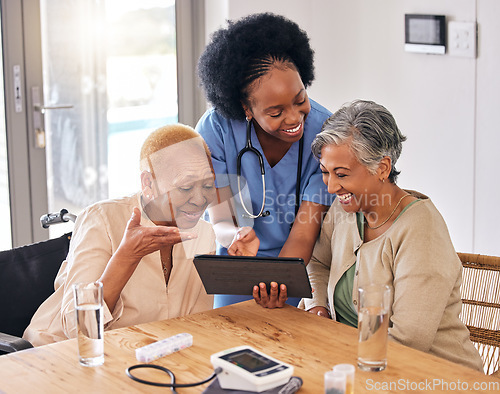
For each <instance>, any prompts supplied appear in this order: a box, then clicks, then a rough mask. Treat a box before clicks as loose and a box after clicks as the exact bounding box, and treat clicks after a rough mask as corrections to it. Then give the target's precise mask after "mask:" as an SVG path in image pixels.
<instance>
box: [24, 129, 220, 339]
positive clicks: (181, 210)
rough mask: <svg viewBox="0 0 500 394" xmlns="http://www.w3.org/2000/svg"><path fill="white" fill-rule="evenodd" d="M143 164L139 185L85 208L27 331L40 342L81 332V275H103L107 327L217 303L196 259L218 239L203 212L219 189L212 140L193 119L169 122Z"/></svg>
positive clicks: (150, 141) (150, 143)
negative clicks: (76, 288) (77, 295)
mask: <svg viewBox="0 0 500 394" xmlns="http://www.w3.org/2000/svg"><path fill="white" fill-rule="evenodd" d="M141 171H142V172H141V174H140V177H141V191H140V192H138V193H136V194H134V195H131V196H126V197H122V198H117V199H112V200H107V201H101V202H98V203H96V204H94V205H91V206H90V207H87V208H86V209H85V210H84V211H83V212H82V213H80V214H79V215H78V219H77V221H76V224H75V229H74V231H73V237H72V240H71V244H70V250H69V253H68V256H67V259H66V261H65V262H64V263H63V264H62V266H61V269H60V271H59V273H58V275H57V278H56V280H55V292H54V294H52V296H51V297H49V298H48V299H47V300H46V301H45V302H44V303H43V304H42V305H41V306H40V308H39V309H38V311H37V312H36V313H35V315H34V317H33V318H32V321H31V323H30V325H29V327H28V328H27V329H26V331H25V333H24V338H25V339H27V340H29V341H30V342H31V343H32V344H33V345H35V346H38V345H43V344H46V343H51V342H56V341H60V340H63V339H66V338H72V337H75V336H76V321H75V310H74V304H73V293H72V284H73V283H76V282H93V281H96V280H100V281H102V283H103V298H104V329H105V330H110V329H113V328H119V327H126V326H130V325H135V324H140V323H145V322H149V321H155V320H163V319H169V318H173V317H178V316H184V315H188V314H191V313H196V312H201V311H205V310H208V309H212V307H213V296H212V295H208V294H207V293H206V292H205V289H204V286H203V283H202V282H201V280H200V277H199V276H198V273H197V271H196V268H195V267H194V264H193V257H194V255H195V254H204V253H215V247H216V246H215V234H214V232H213V230H212V226H211V225H210V224H209V223H207V222H205V221H203V220H201V216H202V215H203V213H204V211H205V209H206V208H207V206H208V204H210V203H211V202H212V200H213V199H214V197H215V184H214V174H213V170H212V165H211V161H210V151H209V150H208V147H207V145H206V144H205V142H204V141H203V139H202V138H201V137H200V135H199V134H198V133H196V132H195V131H194V130H193V129H192V128H191V127H189V126H185V125H182V124H174V125H168V126H165V127H162V128H160V129H158V130H156V131H154V132H153V133H151V134H150V135H149V137H148V138H147V139H146V141H145V142H144V144H143V147H142V150H141Z"/></svg>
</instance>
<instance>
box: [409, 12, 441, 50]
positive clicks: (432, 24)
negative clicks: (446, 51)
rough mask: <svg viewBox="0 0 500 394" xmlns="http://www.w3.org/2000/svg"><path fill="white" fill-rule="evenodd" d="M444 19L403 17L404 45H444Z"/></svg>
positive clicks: (428, 16)
mask: <svg viewBox="0 0 500 394" xmlns="http://www.w3.org/2000/svg"><path fill="white" fill-rule="evenodd" d="M445 41H446V18H445V16H444V15H421V14H406V15H405V43H406V44H421V45H445Z"/></svg>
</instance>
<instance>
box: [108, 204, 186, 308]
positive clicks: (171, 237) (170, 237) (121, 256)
mask: <svg viewBox="0 0 500 394" xmlns="http://www.w3.org/2000/svg"><path fill="white" fill-rule="evenodd" d="M140 223H141V211H140V210H139V208H134V211H133V213H132V217H131V218H130V220H129V221H128V223H127V228H126V230H125V234H124V235H123V239H122V241H121V243H120V245H119V246H118V249H117V250H116V252H115V253H114V254H113V255H112V256H111V259H110V260H109V262H108V263H107V264H106V268H105V269H104V272H103V274H102V275H101V277H100V278H99V280H100V281H101V282H102V283H103V298H104V301H105V302H106V305H107V306H108V308H109V310H110V311H112V310H114V308H115V306H116V303H117V301H118V298H119V297H120V294H121V292H122V290H123V288H124V287H125V285H126V284H127V282H128V280H129V279H130V277H131V276H132V274H133V273H134V271H135V269H136V268H137V266H138V265H139V263H140V261H141V259H142V258H143V257H144V256H146V255H148V254H150V253H153V252H155V251H157V250H160V249H161V248H162V247H165V246H166V245H169V246H173V245H174V244H176V243H179V242H182V240H183V239H192V238H193V237H195V235H194V234H191V233H181V232H180V231H179V229H178V228H176V227H167V226H154V227H144V226H141V224H140Z"/></svg>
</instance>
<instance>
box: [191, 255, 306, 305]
mask: <svg viewBox="0 0 500 394" xmlns="http://www.w3.org/2000/svg"><path fill="white" fill-rule="evenodd" d="M194 265H195V267H196V270H197V271H198V274H199V275H200V278H201V280H202V282H203V285H204V286H205V290H206V292H207V293H208V294H233V295H252V290H253V287H254V286H255V285H258V284H259V283H260V282H264V283H266V284H267V286H268V291H269V284H270V283H271V282H276V283H278V284H285V285H286V288H287V295H288V297H301V298H311V297H312V292H311V283H310V282H309V276H308V275H307V271H306V266H305V264H304V260H302V259H300V258H289V257H259V256H253V257H247V256H226V255H214V254H202V255H196V256H195V258H194Z"/></svg>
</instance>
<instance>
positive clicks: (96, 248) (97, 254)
mask: <svg viewBox="0 0 500 394" xmlns="http://www.w3.org/2000/svg"><path fill="white" fill-rule="evenodd" d="M115 219H116V222H117V223H116V224H115V225H116V226H120V228H123V227H122V226H124V223H123V220H124V219H123V218H120V217H117V218H115ZM120 220H122V222H121V223H122V224H121V225H120V224H119V223H120ZM139 223H140V211H139V209H137V208H135V209H134V215H133V217H132V218H131V219H130V220H129V222H128V223H127V224H126V231H125V235H124V236H123V237H122V239H121V238H120V236H118V235H117V233H118V231H116V230H115V231H112V230H111V229H110V228H108V226H109V221H107V220H106V219H105V215H103V213H102V211H101V210H100V209H99V208H98V207H97V208H95V207H93V208H90V209H89V210H86V211H84V212H83V213H82V214H80V215H79V216H78V219H77V223H76V225H75V230H74V232H73V238H72V240H71V244H70V251H69V253H68V258H67V260H68V268H67V276H66V278H65V281H64V284H63V286H64V295H63V301H62V306H61V318H62V323H61V324H62V328H63V330H64V333H65V335H66V336H67V337H68V338H72V337H74V336H76V321H75V319H74V314H75V312H74V305H73V291H72V284H73V283H76V282H93V281H95V280H102V281H103V291H104V301H105V306H104V323H105V324H111V322H112V321H114V320H116V318H118V317H119V316H120V314H121V311H120V310H118V311H115V309H116V308H117V300H118V299H119V297H120V293H121V291H122V289H123V287H124V286H125V284H126V283H127V282H128V280H129V279H130V277H131V275H132V274H133V272H134V270H135V268H136V267H137V265H138V264H139V261H140V260H141V258H142V257H143V256H144V255H146V254H148V253H147V252H148V250H149V249H144V248H152V249H154V247H155V245H158V243H162V244H163V242H165V243H175V242H176V241H178V240H180V239H181V237H182V236H186V237H188V235H187V234H181V233H179V231H178V229H172V228H167V227H165V226H154V227H142V226H140V224H139ZM147 236H149V237H152V238H155V239H154V240H151V241H147ZM189 236H192V235H191V234H189ZM120 241H121V242H120ZM150 243H151V245H150ZM141 248H142V249H141ZM152 251H153V250H151V251H149V253H151V252H152Z"/></svg>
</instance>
